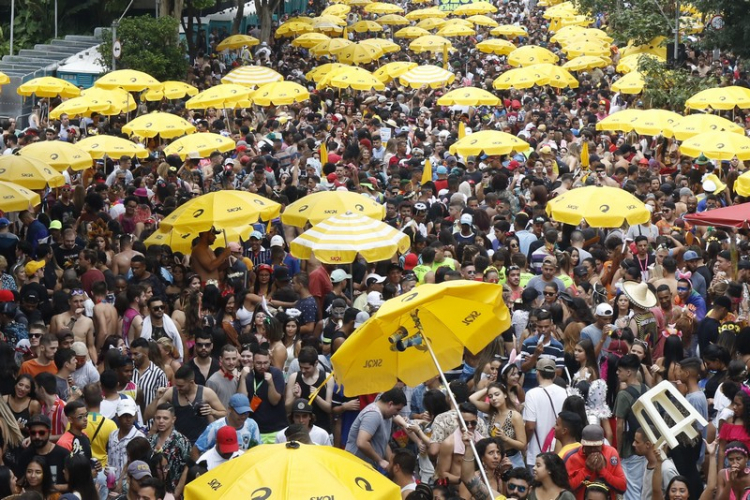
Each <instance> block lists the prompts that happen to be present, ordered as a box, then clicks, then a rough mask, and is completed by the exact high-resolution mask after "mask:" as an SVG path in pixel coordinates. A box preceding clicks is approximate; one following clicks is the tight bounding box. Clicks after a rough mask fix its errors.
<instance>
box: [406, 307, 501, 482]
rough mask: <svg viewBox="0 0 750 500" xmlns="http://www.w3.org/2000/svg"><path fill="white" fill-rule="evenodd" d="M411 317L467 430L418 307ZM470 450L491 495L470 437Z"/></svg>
mask: <svg viewBox="0 0 750 500" xmlns="http://www.w3.org/2000/svg"><path fill="white" fill-rule="evenodd" d="M411 317H412V319H413V320H414V325H415V326H416V327H417V330H418V331H419V335H421V336H422V341H423V342H424V345H425V346H427V351H428V352H429V353H430V357H431V358H432V362H433V363H435V367H436V368H437V369H438V375H439V376H440V381H441V382H442V383H443V385H444V386H445V388H446V392H447V393H448V397H449V398H450V400H451V403H452V404H453V407H454V408H455V409H456V414H457V415H458V421H459V423H460V424H461V429H462V430H463V431H464V432H466V431H468V427H467V426H466V422H464V417H463V415H461V412H460V411H458V404H457V403H456V398H454V397H453V393H452V392H451V390H450V386H449V385H448V380H447V379H446V378H445V374H444V373H443V368H442V367H441V366H440V362H439V361H438V359H437V356H435V351H433V350H432V343H431V342H430V339H428V338H427V335H425V334H424V333H423V332H422V322H421V321H420V320H419V309H415V310H414V311H412V313H411ZM470 444H471V450H472V451H473V452H474V458H475V460H476V463H477V466H478V467H479V473H480V474H481V475H482V481H484V484H485V486H487V494H488V495H492V485H491V484H490V480H489V479H488V478H487V472H485V470H484V466H482V458H481V457H480V456H479V454H478V453H477V447H476V446H475V445H474V440H473V439H472V440H471V442H470Z"/></svg>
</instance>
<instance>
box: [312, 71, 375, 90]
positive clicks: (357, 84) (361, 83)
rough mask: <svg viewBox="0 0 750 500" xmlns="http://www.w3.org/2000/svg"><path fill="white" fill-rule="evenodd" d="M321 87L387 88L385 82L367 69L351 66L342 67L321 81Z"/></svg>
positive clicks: (319, 85)
mask: <svg viewBox="0 0 750 500" xmlns="http://www.w3.org/2000/svg"><path fill="white" fill-rule="evenodd" d="M318 87H319V88H322V87H334V88H337V89H354V90H373V89H374V90H385V85H384V84H383V82H381V81H380V80H378V79H377V78H375V76H374V75H373V74H372V73H370V72H369V71H367V70H366V69H362V68H357V67H354V66H350V67H348V68H346V69H340V70H338V71H336V72H334V73H329V75H328V76H327V77H326V78H324V79H323V80H321V81H320V83H319V84H318Z"/></svg>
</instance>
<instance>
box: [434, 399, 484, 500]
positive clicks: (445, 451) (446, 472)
mask: <svg viewBox="0 0 750 500" xmlns="http://www.w3.org/2000/svg"><path fill="white" fill-rule="evenodd" d="M459 411H460V412H461V416H462V417H463V418H464V421H465V422H466V425H467V426H471V430H472V431H473V432H474V442H476V441H479V440H480V439H482V437H483V436H482V435H481V434H479V432H477V430H476V429H477V427H476V425H477V413H476V412H477V408H476V406H474V405H473V404H471V403H462V404H461V405H459ZM462 435H463V434H462V432H461V426H460V425H459V427H458V428H457V429H456V430H455V431H454V432H453V434H450V435H448V436H447V437H446V438H445V440H444V441H443V442H442V443H440V451H439V452H438V461H437V467H436V469H437V473H438V477H439V478H440V479H445V480H447V481H448V483H449V484H461V460H463V452H462V451H465V450H461V448H462V447H463V440H462ZM457 445H461V446H457ZM460 488H463V485H461V486H460ZM462 498H468V496H463V495H462Z"/></svg>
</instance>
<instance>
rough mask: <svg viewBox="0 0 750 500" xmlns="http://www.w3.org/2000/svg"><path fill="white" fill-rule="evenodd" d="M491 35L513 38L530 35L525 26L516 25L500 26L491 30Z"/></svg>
mask: <svg viewBox="0 0 750 500" xmlns="http://www.w3.org/2000/svg"><path fill="white" fill-rule="evenodd" d="M490 34H491V35H494V36H508V37H511V38H516V37H518V36H528V35H529V34H528V32H527V31H526V28H524V27H523V26H516V25H514V24H503V25H500V26H498V27H497V28H493V29H491V30H490Z"/></svg>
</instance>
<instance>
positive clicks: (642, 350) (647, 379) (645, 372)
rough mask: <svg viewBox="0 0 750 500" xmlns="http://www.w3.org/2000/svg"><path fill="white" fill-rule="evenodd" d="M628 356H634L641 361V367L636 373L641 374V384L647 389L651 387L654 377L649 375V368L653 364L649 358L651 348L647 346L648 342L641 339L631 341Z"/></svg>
mask: <svg viewBox="0 0 750 500" xmlns="http://www.w3.org/2000/svg"><path fill="white" fill-rule="evenodd" d="M630 354H635V355H636V356H638V359H640V360H641V367H640V368H639V369H638V373H640V374H641V378H642V379H643V383H644V384H646V385H647V386H649V387H653V386H654V376H653V375H652V374H651V367H652V366H653V365H654V362H653V360H652V358H651V347H650V346H649V345H648V342H645V341H643V340H641V339H633V346H632V347H631V348H630Z"/></svg>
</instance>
